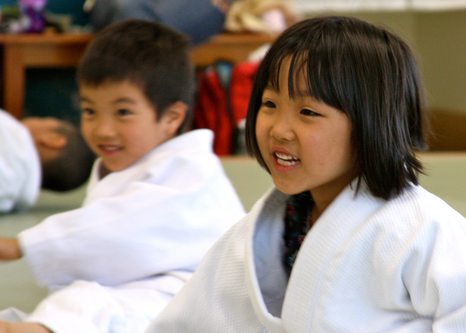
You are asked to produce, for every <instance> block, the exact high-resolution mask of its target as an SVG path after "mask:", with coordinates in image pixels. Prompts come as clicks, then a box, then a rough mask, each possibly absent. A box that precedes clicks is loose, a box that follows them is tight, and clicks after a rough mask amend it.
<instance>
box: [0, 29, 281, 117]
mask: <svg viewBox="0 0 466 333" xmlns="http://www.w3.org/2000/svg"><path fill="white" fill-rule="evenodd" d="M92 38H93V35H92V34H81V33H79V34H78V33H76V34H57V33H46V34H19V35H7V34H0V49H1V50H2V53H3V67H2V70H3V82H2V83H3V88H2V89H3V105H2V107H3V109H5V110H6V111H8V112H10V113H11V114H13V115H14V116H15V117H17V118H21V116H22V114H23V107H24V97H25V79H26V70H27V69H28V68H66V67H71V68H73V67H76V65H77V63H78V61H79V58H80V57H81V55H82V53H83V52H84V49H85V48H86V46H87V44H88V43H89V42H90V41H91V40H92ZM273 39H274V36H270V35H256V34H221V35H218V36H215V37H213V38H212V39H210V40H209V41H207V42H206V43H204V44H201V45H199V46H197V47H196V48H194V49H193V50H192V57H193V61H194V63H195V64H196V65H198V66H206V65H208V64H211V63H212V62H214V61H215V60H217V59H225V60H231V61H234V62H238V61H241V60H244V59H246V58H247V56H248V54H249V53H250V52H252V51H254V50H255V49H256V48H257V47H259V46H260V45H262V44H264V43H269V42H271V41H273Z"/></svg>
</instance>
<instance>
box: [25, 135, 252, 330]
mask: <svg viewBox="0 0 466 333" xmlns="http://www.w3.org/2000/svg"><path fill="white" fill-rule="evenodd" d="M212 139H213V134H212V132H211V131H209V130H195V131H192V132H189V133H186V134H184V135H181V136H178V137H176V138H173V139H171V140H169V141H167V142H165V143H163V144H162V145H160V146H158V147H157V148H156V149H154V150H153V151H152V152H150V153H149V154H148V155H146V156H145V157H144V158H142V159H141V160H140V161H138V162H137V163H136V164H134V165H132V166H131V167H129V168H127V169H125V170H123V171H120V172H114V173H111V174H109V175H107V176H106V177H104V178H103V179H98V170H99V166H100V160H97V161H96V164H95V165H94V168H93V171H92V174H91V180H90V183H89V188H88V193H87V196H86V198H85V202H84V204H83V206H82V207H81V208H79V209H76V210H72V211H68V212H64V213H60V214H56V215H53V216H50V217H48V218H47V219H45V220H44V221H43V222H41V223H40V224H39V225H37V226H35V227H33V228H31V229H28V230H25V231H23V232H21V233H20V234H19V236H18V237H19V241H20V244H21V247H22V250H23V252H24V254H25V258H26V260H27V262H28V264H29V265H30V267H31V269H32V271H33V273H34V275H35V277H36V279H37V281H38V282H39V284H41V285H44V286H47V287H48V288H50V289H51V290H54V291H55V292H53V293H52V294H51V295H50V296H49V297H47V298H46V299H45V300H43V301H42V302H41V303H40V304H39V305H38V307H37V308H36V309H35V310H34V312H33V313H32V314H30V315H29V316H28V317H27V319H26V321H30V322H39V323H42V324H44V325H45V326H47V327H49V328H50V329H51V330H52V331H53V332H55V333H75V332H76V333H84V332H85V333H97V332H99V333H137V332H143V331H144V329H145V328H146V327H147V325H148V324H149V323H150V322H151V320H153V319H154V317H155V316H156V315H157V314H158V312H159V311H160V310H161V309H162V308H163V307H164V306H165V305H166V303H167V302H168V301H169V300H170V299H171V298H172V297H173V295H174V294H175V293H177V291H178V290H179V289H180V288H181V287H182V286H183V285H184V283H185V282H186V280H187V278H189V277H190V275H191V274H192V272H193V270H194V269H195V268H196V267H197V265H198V263H199V262H200V259H201V257H202V256H203V255H204V254H205V252H206V251H207V250H208V248H209V247H210V246H211V245H212V244H213V243H214V242H215V241H216V240H217V239H218V238H219V237H220V236H221V235H222V234H223V233H224V232H225V231H226V230H227V229H228V228H229V227H231V225H232V224H233V223H234V222H237V221H238V220H239V219H240V218H241V217H243V216H244V210H243V207H242V205H241V202H240V200H239V198H238V196H237V194H236V191H235V190H234V188H233V186H232V184H231V183H230V181H229V180H228V178H227V176H226V175H225V173H224V170H223V168H222V165H221V162H220V160H219V159H218V157H217V156H216V155H214V153H213V152H212V148H211V147H212Z"/></svg>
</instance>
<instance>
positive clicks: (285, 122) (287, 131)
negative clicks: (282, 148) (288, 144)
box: [270, 115, 295, 141]
mask: <svg viewBox="0 0 466 333" xmlns="http://www.w3.org/2000/svg"><path fill="white" fill-rule="evenodd" d="M270 135H271V136H272V137H273V138H274V139H275V140H277V141H291V140H293V139H294V138H295V134H294V131H293V127H292V125H291V119H289V117H288V116H286V115H279V116H277V117H276V118H275V120H274V122H273V124H272V128H271V130H270Z"/></svg>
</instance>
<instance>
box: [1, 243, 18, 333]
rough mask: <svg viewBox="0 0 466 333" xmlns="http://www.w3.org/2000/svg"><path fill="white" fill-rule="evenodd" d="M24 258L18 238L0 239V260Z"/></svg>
mask: <svg viewBox="0 0 466 333" xmlns="http://www.w3.org/2000/svg"><path fill="white" fill-rule="evenodd" d="M22 256H23V253H22V251H21V248H20V246H19V242H18V240H17V239H16V238H0V260H16V259H19V258H21V257H22ZM0 333H1V332H0Z"/></svg>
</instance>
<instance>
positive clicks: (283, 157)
mask: <svg viewBox="0 0 466 333" xmlns="http://www.w3.org/2000/svg"><path fill="white" fill-rule="evenodd" d="M275 157H276V158H277V163H278V164H279V165H282V166H292V165H295V164H296V163H297V162H298V158H296V157H294V156H291V155H287V154H283V153H275Z"/></svg>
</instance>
